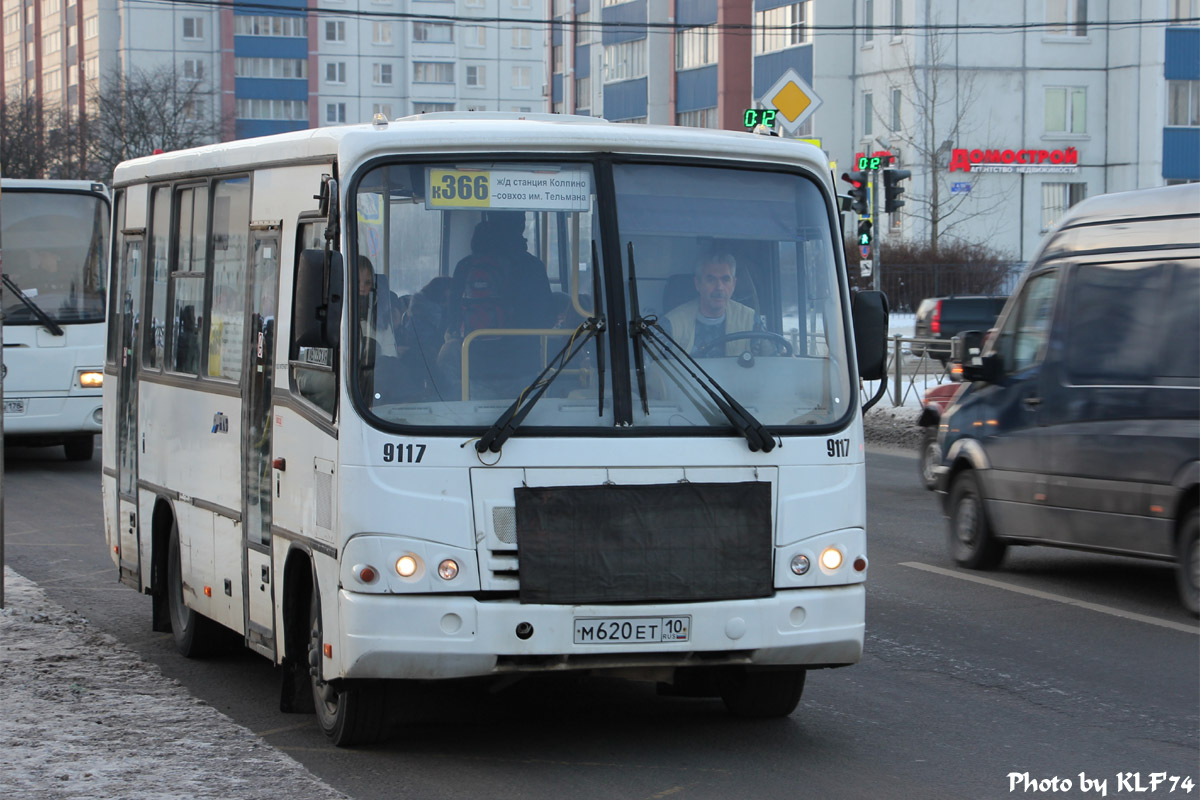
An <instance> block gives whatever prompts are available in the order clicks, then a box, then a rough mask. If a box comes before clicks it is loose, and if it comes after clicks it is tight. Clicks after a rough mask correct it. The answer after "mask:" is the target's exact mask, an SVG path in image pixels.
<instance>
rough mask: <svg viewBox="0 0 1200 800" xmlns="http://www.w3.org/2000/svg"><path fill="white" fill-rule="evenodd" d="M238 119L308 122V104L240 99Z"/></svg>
mask: <svg viewBox="0 0 1200 800" xmlns="http://www.w3.org/2000/svg"><path fill="white" fill-rule="evenodd" d="M235 113H236V114H237V118H238V119H284V120H304V121H305V122H307V121H308V103H306V102H305V101H303V100H255V99H250V98H245V97H239V98H238V100H237V111H236V112H235Z"/></svg>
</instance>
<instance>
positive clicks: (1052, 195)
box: [1042, 183, 1087, 233]
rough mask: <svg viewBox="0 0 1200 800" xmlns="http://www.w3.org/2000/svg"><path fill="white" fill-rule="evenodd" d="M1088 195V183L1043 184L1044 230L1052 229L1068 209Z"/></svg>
mask: <svg viewBox="0 0 1200 800" xmlns="http://www.w3.org/2000/svg"><path fill="white" fill-rule="evenodd" d="M1085 197H1087V184H1086V183H1043V184H1042V232H1043V233H1045V232H1046V231H1048V230H1050V229H1051V228H1053V227H1054V226H1055V224H1057V223H1058V221H1059V220H1060V219H1062V216H1063V214H1065V213H1067V209H1068V208H1070V207H1071V206H1073V205H1075V204H1076V203H1078V202H1079V201H1080V200H1083V198H1085Z"/></svg>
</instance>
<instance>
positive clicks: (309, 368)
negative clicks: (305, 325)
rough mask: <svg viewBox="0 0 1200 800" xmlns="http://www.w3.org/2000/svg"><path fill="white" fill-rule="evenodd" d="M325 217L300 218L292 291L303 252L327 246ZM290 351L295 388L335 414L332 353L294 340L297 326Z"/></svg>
mask: <svg viewBox="0 0 1200 800" xmlns="http://www.w3.org/2000/svg"><path fill="white" fill-rule="evenodd" d="M324 241H325V221H324V220H323V219H321V220H306V221H301V222H300V224H299V226H298V231H297V235H296V264H295V265H293V267H292V269H293V272H292V278H293V280H292V286H293V291H294V287H295V285H296V281H295V269H296V266H298V265H299V262H300V253H302V252H303V251H304V250H306V249H309V250H318V249H321V248H322V247H324ZM292 337H293V338H292V343H291V346H290V348H289V352H290V353H291V366H290V369H289V370H288V371H289V372H290V373H291V381H292V392H293V393H294V394H296V395H298V396H299V397H302V398H304V399H305V400H307V401H308V402H309V403H312V404H313V405H315V406H316V407H317V408H319V409H321V410H322V411H324V412H325V413H326V414H328V415H329V417H330V419H332V418H333V412H334V407H335V406H336V404H337V374H336V373H335V372H334V371H333V365H334V359H333V353H332V352H331V351H330V350H328V349H325V348H311V347H299V346H298V345H297V344H296V340H295V330H294V329H293V331H292Z"/></svg>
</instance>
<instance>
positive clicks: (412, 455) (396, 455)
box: [383, 442, 425, 464]
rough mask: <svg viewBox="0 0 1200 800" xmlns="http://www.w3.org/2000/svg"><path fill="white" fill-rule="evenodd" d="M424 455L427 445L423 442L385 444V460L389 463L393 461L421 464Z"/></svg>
mask: <svg viewBox="0 0 1200 800" xmlns="http://www.w3.org/2000/svg"><path fill="white" fill-rule="evenodd" d="M424 457H425V445H423V444H392V443H391V442H388V443H387V444H385V445H384V446H383V460H384V461H385V462H387V463H388V464H391V463H392V462H399V463H401V464H420V463H421V459H422V458H424Z"/></svg>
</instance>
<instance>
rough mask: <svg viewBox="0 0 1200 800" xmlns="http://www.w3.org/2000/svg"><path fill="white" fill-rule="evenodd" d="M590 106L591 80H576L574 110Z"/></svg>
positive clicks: (588, 78)
mask: <svg viewBox="0 0 1200 800" xmlns="http://www.w3.org/2000/svg"><path fill="white" fill-rule="evenodd" d="M591 105H592V79H591V78H590V77H587V78H576V79H575V110H576V111H578V110H579V109H580V108H590V107H591Z"/></svg>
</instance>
